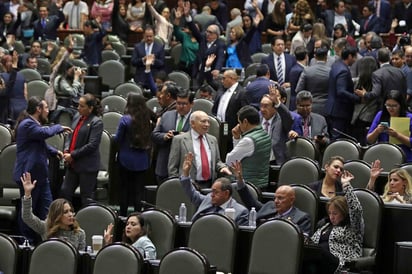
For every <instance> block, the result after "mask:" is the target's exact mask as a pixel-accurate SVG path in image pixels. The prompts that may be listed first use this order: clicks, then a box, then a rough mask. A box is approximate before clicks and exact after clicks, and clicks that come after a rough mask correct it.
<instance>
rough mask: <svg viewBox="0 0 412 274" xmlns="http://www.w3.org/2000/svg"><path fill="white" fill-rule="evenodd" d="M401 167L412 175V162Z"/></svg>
mask: <svg viewBox="0 0 412 274" xmlns="http://www.w3.org/2000/svg"><path fill="white" fill-rule="evenodd" d="M400 168H402V169H405V170H406V171H407V172H408V173H409V175H411V176H412V163H405V164H403V165H401V166H400Z"/></svg>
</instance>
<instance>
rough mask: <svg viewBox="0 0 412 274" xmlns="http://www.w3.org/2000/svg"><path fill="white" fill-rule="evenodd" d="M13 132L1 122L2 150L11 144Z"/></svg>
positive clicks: (0, 147)
mask: <svg viewBox="0 0 412 274" xmlns="http://www.w3.org/2000/svg"><path fill="white" fill-rule="evenodd" d="M11 140H12V133H11V130H10V129H9V128H8V127H6V126H5V125H3V124H0V151H1V150H2V149H3V147H5V146H7V145H9V144H11Z"/></svg>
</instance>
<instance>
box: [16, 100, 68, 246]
mask: <svg viewBox="0 0 412 274" xmlns="http://www.w3.org/2000/svg"><path fill="white" fill-rule="evenodd" d="M48 115H49V107H48V105H47V103H46V101H44V100H41V99H40V98H38V97H31V98H30V99H29V101H28V104H27V109H26V112H25V117H24V118H23V119H22V120H21V121H20V122H19V123H18V125H17V127H16V132H15V134H16V144H17V153H16V163H15V166H14V172H13V180H14V181H15V182H16V183H17V184H18V185H19V187H20V195H21V196H23V195H24V189H23V186H22V183H21V181H20V177H21V176H22V175H23V173H24V172H30V173H31V178H32V179H33V181H37V183H36V187H35V188H34V189H33V191H32V193H31V199H32V208H33V214H34V215H36V216H37V217H39V218H40V219H41V220H44V219H46V216H47V213H48V210H49V205H50V203H51V201H52V195H51V191H50V185H49V179H48V177H49V166H48V157H56V156H58V157H59V158H61V157H63V153H62V152H61V151H58V150H57V149H55V148H54V147H52V146H50V145H47V144H46V142H45V140H46V139H47V138H49V137H52V136H54V135H56V134H60V133H70V132H71V129H70V128H69V127H64V126H61V125H54V126H51V127H45V126H43V125H44V124H45V123H47V116H48ZM27 198H29V197H27ZM18 223H19V229H20V232H21V233H22V234H23V235H24V236H26V237H27V238H28V239H29V240H34V239H36V236H35V235H36V233H35V232H34V231H32V230H31V229H30V228H29V227H28V226H27V225H26V224H24V223H23V221H22V219H21V214H18Z"/></svg>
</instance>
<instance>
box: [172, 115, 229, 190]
mask: <svg viewBox="0 0 412 274" xmlns="http://www.w3.org/2000/svg"><path fill="white" fill-rule="evenodd" d="M209 126H210V122H209V116H208V115H207V114H206V113H205V112H203V111H200V110H199V111H195V112H193V113H192V114H191V115H190V127H191V130H189V131H188V132H186V133H183V134H180V135H177V136H175V137H174V138H173V141H172V146H171V148H170V155H169V164H168V170H169V177H174V176H179V174H182V170H181V168H182V166H183V161H184V160H185V156H186V155H187V154H188V153H191V154H192V155H193V156H194V162H193V164H194V165H193V167H192V168H191V169H190V177H191V178H193V179H194V180H195V182H196V183H197V184H198V185H199V186H200V187H202V188H204V187H210V186H211V185H212V182H214V180H215V179H216V178H217V176H218V173H224V174H226V175H231V174H232V173H231V172H230V170H229V168H228V167H227V166H226V165H225V164H224V163H223V162H222V161H221V160H220V152H219V144H218V142H217V139H216V137H214V136H213V135H210V134H208V131H209ZM200 139H201V140H200ZM202 147H203V148H204V149H205V151H207V152H208V153H206V154H202ZM205 168H206V169H207V170H204V169H205Z"/></svg>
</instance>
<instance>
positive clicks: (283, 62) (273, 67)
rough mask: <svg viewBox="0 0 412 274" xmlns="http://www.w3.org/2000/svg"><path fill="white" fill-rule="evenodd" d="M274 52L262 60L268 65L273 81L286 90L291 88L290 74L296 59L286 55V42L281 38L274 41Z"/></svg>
mask: <svg viewBox="0 0 412 274" xmlns="http://www.w3.org/2000/svg"><path fill="white" fill-rule="evenodd" d="M272 50H273V52H272V53H271V54H269V56H267V57H265V58H263V59H262V64H266V65H268V67H269V71H270V79H271V80H273V81H276V82H278V83H279V85H281V86H282V87H284V88H290V82H289V73H290V69H291V68H292V67H293V65H294V64H295V63H296V59H295V57H293V56H292V55H289V54H286V53H285V41H284V40H283V38H282V37H280V36H278V37H275V38H274V39H273V40H272Z"/></svg>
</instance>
